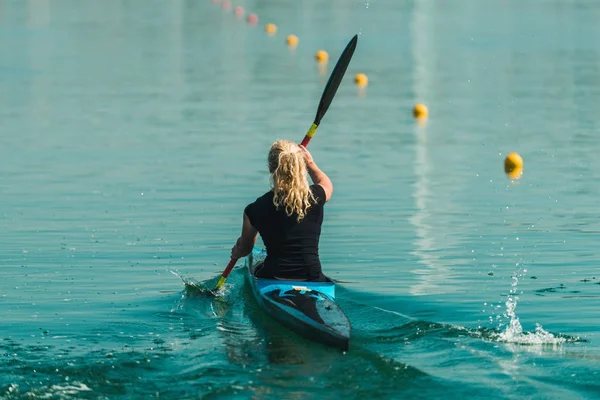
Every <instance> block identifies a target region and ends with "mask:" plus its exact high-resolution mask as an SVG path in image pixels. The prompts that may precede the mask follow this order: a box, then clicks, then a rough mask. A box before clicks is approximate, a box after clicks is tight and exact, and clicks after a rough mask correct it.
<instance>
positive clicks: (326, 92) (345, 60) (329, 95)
mask: <svg viewBox="0 0 600 400" xmlns="http://www.w3.org/2000/svg"><path fill="white" fill-rule="evenodd" d="M357 42H358V35H354V37H353V38H352V39H351V40H350V42H348V44H347V45H346V48H345V49H344V51H343V52H342V55H341V56H340V58H339V59H338V61H337V63H336V64H335V67H333V71H331V75H330V76H329V80H328V81H327V84H326V85H325V89H323V94H322V95H321V101H320V102H319V107H317V114H316V116H315V120H314V122H313V123H312V125H311V126H310V128H309V129H308V132H306V135H305V136H304V139H302V143H300V144H301V145H302V146H304V147H306V146H307V145H308V142H310V140H311V139H312V137H313V136H314V134H315V132H316V131H317V128H318V127H319V124H320V123H321V119H322V118H323V116H324V115H325V113H326V112H327V110H328V109H329V106H330V105H331V101H332V100H333V97H334V96H335V93H336V92H337V90H338V87H339V86H340V83H341V82H342V78H343V77H344V74H345V73H346V69H348V65H349V64H350V60H351V59H352V55H353V54H354V50H355V49H356V43H357ZM237 260H238V259H237V258H232V259H231V260H230V261H229V264H227V267H225V271H223V274H222V275H221V278H219V281H218V282H217V285H216V286H215V289H214V290H215V291H217V290H219V289H220V288H221V287H222V286H223V284H225V280H226V279H227V277H228V276H229V274H230V273H231V270H232V269H233V267H234V266H235V263H236V262H237Z"/></svg>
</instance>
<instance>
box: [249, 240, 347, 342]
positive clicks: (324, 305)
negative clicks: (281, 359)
mask: <svg viewBox="0 0 600 400" xmlns="http://www.w3.org/2000/svg"><path fill="white" fill-rule="evenodd" d="M266 256H267V253H266V250H264V249H260V248H257V247H255V248H254V249H252V252H251V253H250V254H249V255H248V257H246V262H245V266H246V270H247V274H246V277H247V279H248V282H249V284H250V286H251V288H252V294H253V296H254V298H255V299H256V302H257V303H258V305H259V306H260V308H262V309H263V310H264V311H265V312H266V313H267V314H268V315H269V316H271V318H273V319H275V320H276V321H278V322H279V323H280V324H281V325H283V326H285V327H286V328H288V329H289V330H291V331H293V332H295V333H297V334H299V335H300V336H303V337H305V338H308V339H311V340H314V341H316V342H319V343H322V344H325V345H328V346H331V347H335V348H338V349H341V350H343V351H347V350H348V348H349V345H350V330H351V329H350V321H349V320H348V317H347V316H346V314H345V313H344V311H342V309H341V308H340V307H339V305H338V304H337V303H336V301H335V283H334V282H333V281H331V280H330V281H329V282H307V281H292V280H279V279H263V278H257V277H256V276H254V271H255V270H256V268H257V267H259V266H260V265H261V264H262V262H263V261H264V259H265V257H266ZM328 279H329V278H328Z"/></svg>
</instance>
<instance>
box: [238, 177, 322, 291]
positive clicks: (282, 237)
mask: <svg viewBox="0 0 600 400" xmlns="http://www.w3.org/2000/svg"><path fill="white" fill-rule="evenodd" d="M310 190H311V192H312V194H313V196H314V198H315V200H316V201H315V202H314V204H313V205H311V207H309V208H308V210H307V211H306V214H305V216H304V218H302V219H301V220H300V221H297V215H295V214H292V215H288V214H287V213H286V211H285V210H284V208H283V207H275V205H274V204H273V197H274V192H273V191H272V190H271V191H269V192H267V193H265V194H264V195H262V196H261V197H259V198H258V199H256V201H255V202H253V203H251V204H249V205H248V206H247V207H246V208H245V210H244V212H245V214H246V215H247V216H248V218H249V220H250V223H251V224H252V226H254V227H255V228H256V229H257V230H258V232H259V233H260V235H261V238H262V240H263V242H264V244H265V246H266V248H267V258H266V259H265V263H264V266H263V267H262V268H261V270H260V271H259V273H258V274H257V275H259V276H260V277H264V278H279V279H299V280H303V279H304V280H322V278H323V276H322V273H321V262H320V260H319V238H320V235H321V225H322V224H323V215H324V205H325V201H326V195H325V191H324V189H323V187H322V186H320V185H311V186H310Z"/></svg>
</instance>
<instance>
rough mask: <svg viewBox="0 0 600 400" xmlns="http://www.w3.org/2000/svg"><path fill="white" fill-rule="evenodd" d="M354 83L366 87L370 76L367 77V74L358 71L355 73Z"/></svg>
mask: <svg viewBox="0 0 600 400" xmlns="http://www.w3.org/2000/svg"><path fill="white" fill-rule="evenodd" d="M354 83H355V84H356V85H357V86H358V87H365V86H367V85H368V84H369V78H367V76H366V75H365V74H363V73H358V74H356V75H354Z"/></svg>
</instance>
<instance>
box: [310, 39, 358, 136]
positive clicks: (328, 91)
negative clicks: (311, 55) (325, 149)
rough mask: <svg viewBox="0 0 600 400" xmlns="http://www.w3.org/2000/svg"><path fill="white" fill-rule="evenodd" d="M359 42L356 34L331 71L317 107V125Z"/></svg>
mask: <svg viewBox="0 0 600 400" xmlns="http://www.w3.org/2000/svg"><path fill="white" fill-rule="evenodd" d="M357 42H358V35H354V37H353V38H352V39H351V40H350V42H348V44H347V45H346V48H345V49H344V51H343V52H342V55H341V56H340V58H339V59H338V61H337V63H336V64H335V67H334V68H333V71H332V72H331V76H330V77H329V80H328V81H327V85H325V89H323V94H322V95H321V101H320V102H319V108H317V116H316V117H315V122H314V123H315V125H319V124H320V123H321V118H323V116H324V115H325V113H326V112H327V109H328V108H329V105H330V104H331V101H332V100H333V97H334V96H335V92H337V90H338V87H339V86H340V83H341V82H342V78H343V77H344V74H345V73H346V69H347V68H348V64H350V60H351V59H352V56H353V55H354V50H355V49H356V43H357Z"/></svg>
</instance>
